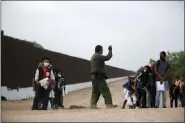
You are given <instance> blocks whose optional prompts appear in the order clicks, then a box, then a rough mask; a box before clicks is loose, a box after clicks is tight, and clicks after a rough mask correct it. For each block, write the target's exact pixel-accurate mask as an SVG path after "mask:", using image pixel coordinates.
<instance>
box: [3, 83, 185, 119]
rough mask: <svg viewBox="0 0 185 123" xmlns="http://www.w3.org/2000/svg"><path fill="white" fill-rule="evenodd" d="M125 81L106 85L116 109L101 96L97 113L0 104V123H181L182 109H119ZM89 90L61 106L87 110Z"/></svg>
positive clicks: (26, 103) (26, 102) (27, 102)
mask: <svg viewBox="0 0 185 123" xmlns="http://www.w3.org/2000/svg"><path fill="white" fill-rule="evenodd" d="M124 82H125V80H122V81H117V82H113V83H110V84H109V87H110V90H111V93H112V97H113V102H114V104H117V105H118V106H119V107H117V108H115V109H106V108H105V105H104V99H103V97H102V96H101V97H100V100H99V103H98V107H100V108H101V109H58V110H48V111H31V110H30V109H31V106H32V100H24V101H20V102H16V101H8V102H2V103H1V110H2V111H1V116H2V117H1V120H2V122H28V121H29V122H184V109H183V108H169V98H168V99H167V105H168V108H166V109H163V108H158V109H121V106H122V103H123V88H122V84H123V83H124ZM90 97H91V88H87V89H83V90H79V91H74V92H71V93H69V94H68V95H67V96H65V97H64V106H65V107H66V108H69V107H70V106H71V105H79V106H86V107H89V104H90Z"/></svg>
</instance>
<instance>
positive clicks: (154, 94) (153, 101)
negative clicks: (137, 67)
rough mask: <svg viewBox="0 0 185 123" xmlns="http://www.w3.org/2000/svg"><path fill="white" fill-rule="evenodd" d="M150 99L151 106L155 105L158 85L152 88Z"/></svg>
mask: <svg viewBox="0 0 185 123" xmlns="http://www.w3.org/2000/svg"><path fill="white" fill-rule="evenodd" d="M149 91H150V100H151V108H154V107H155V96H156V87H152V86H151V88H150V90H149Z"/></svg>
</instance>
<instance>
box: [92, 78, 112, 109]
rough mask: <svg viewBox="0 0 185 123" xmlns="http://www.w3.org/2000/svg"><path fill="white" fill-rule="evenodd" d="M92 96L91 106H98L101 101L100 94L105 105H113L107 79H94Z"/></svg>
mask: <svg viewBox="0 0 185 123" xmlns="http://www.w3.org/2000/svg"><path fill="white" fill-rule="evenodd" d="M91 78H92V96H91V106H96V105H97V102H98V100H99V97H100V94H102V96H103V98H104V100H105V104H106V105H109V104H110V105H111V104H112V95H111V93H110V90H109V87H108V85H107V83H106V81H105V79H101V80H99V79H95V77H92V76H91Z"/></svg>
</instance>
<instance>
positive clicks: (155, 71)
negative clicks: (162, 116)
mask: <svg viewBox="0 0 185 123" xmlns="http://www.w3.org/2000/svg"><path fill="white" fill-rule="evenodd" d="M165 57H166V53H165V52H164V51H163V52H161V53H160V60H158V61H157V62H155V61H153V62H152V63H151V65H150V66H144V67H141V68H140V69H139V70H138V71H137V74H136V76H133V77H129V78H128V82H127V83H125V84H123V87H124V89H125V91H124V92H125V97H124V98H125V99H124V102H123V106H122V108H123V109H124V108H125V106H126V104H127V105H128V106H129V107H130V108H159V105H160V93H162V96H163V97H162V107H163V108H166V94H167V91H168V90H169V97H170V107H173V102H174V101H175V107H178V103H181V107H184V106H185V81H184V78H183V77H179V76H175V77H174V79H173V82H170V83H171V84H170V87H168V76H169V72H170V70H171V68H170V64H169V63H168V62H167V61H166V60H165ZM158 85H163V86H164V89H159V87H158ZM134 100H135V101H134Z"/></svg>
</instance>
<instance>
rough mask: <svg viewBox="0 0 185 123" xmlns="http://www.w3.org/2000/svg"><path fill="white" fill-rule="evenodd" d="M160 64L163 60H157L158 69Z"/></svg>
mask: <svg viewBox="0 0 185 123" xmlns="http://www.w3.org/2000/svg"><path fill="white" fill-rule="evenodd" d="M160 64H161V61H160V60H157V62H156V67H157V70H158V68H159V66H160Z"/></svg>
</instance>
